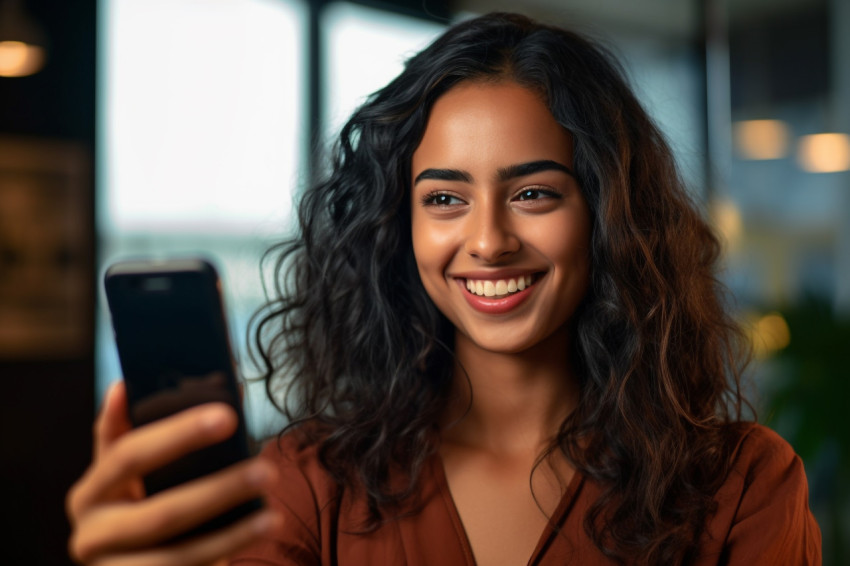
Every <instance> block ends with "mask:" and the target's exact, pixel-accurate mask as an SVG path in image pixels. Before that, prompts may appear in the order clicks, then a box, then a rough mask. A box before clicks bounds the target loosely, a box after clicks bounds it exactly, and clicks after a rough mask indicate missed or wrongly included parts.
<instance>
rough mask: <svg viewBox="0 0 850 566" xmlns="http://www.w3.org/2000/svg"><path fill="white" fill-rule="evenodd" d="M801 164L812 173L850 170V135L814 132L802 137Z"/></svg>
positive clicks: (799, 156) (799, 155)
mask: <svg viewBox="0 0 850 566" xmlns="http://www.w3.org/2000/svg"><path fill="white" fill-rule="evenodd" d="M797 159H798V160H799V162H800V166H801V167H802V168H803V169H805V170H806V171H809V172H811V173H834V172H836V171H848V170H850V136H848V135H847V134H814V135H811V136H803V137H802V138H800V147H799V150H798V153H797Z"/></svg>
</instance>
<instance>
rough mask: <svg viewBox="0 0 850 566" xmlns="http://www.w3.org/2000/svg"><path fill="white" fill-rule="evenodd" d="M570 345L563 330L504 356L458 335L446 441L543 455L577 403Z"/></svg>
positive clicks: (445, 415) (499, 450) (565, 330)
mask: <svg viewBox="0 0 850 566" xmlns="http://www.w3.org/2000/svg"><path fill="white" fill-rule="evenodd" d="M568 344H569V338H568V333H567V329H562V330H559V331H558V332H556V333H555V334H553V335H552V336H549V337H548V338H547V339H546V340H544V341H543V342H541V343H539V344H537V345H536V346H534V347H533V348H531V349H530V350H527V351H524V352H520V353H515V354H506V353H501V352H491V351H487V350H483V349H481V348H479V347H478V346H477V345H476V344H474V343H473V342H472V341H471V340H469V339H468V338H467V337H466V336H463V335H460V334H458V336H457V337H456V339H455V355H456V360H457V362H456V364H455V371H454V384H453V394H452V396H451V402H450V404H449V406H448V407H447V410H446V412H445V413H444V418H443V435H442V436H443V440H444V441H446V442H451V443H455V444H461V445H464V446H467V447H469V448H478V449H483V450H487V451H493V452H502V453H505V454H520V453H522V452H533V453H535V454H539V453H540V451H541V450H542V449H543V448H544V447H546V446H548V445H549V443H550V441H551V440H552V437H553V436H554V435H555V433H556V432H557V430H558V427H559V425H560V424H561V422H562V421H563V420H564V418H566V417H567V416H568V415H569V414H570V413H571V412H572V410H573V409H574V408H575V406H576V403H577V402H578V395H579V388H578V382H577V379H576V377H575V373H574V372H573V370H572V364H571V363H570V362H571V360H570V351H569V350H570V349H569V347H568Z"/></svg>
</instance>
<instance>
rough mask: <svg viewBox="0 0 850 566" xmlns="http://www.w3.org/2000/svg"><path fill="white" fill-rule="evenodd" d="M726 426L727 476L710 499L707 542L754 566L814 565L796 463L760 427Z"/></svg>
mask: <svg viewBox="0 0 850 566" xmlns="http://www.w3.org/2000/svg"><path fill="white" fill-rule="evenodd" d="M731 426H732V428H731V429H730V432H731V435H730V439H731V441H732V442H735V443H736V444H735V447H734V451H733V454H732V463H731V469H730V472H729V474H728V475H727V477H726V480H725V482H724V483H723V485H722V486H721V488H720V490H719V491H718V492H717V494H716V496H715V501H716V503H717V505H718V507H717V510H716V513H715V515H714V517H713V519H712V525H711V527H710V528H709V531H710V532H711V534H712V538H713V539H714V540H715V542H721V541H722V543H723V547H724V549H725V550H724V552H725V553H727V555H728V556H735V557H738V558H747V559H748V558H752V561H753V562H754V563H755V562H758V561H759V560H760V559H766V561H765V562H758V563H776V564H779V563H794V564H806V565H808V564H818V563H819V560H820V530H819V529H818V526H817V523H816V522H815V519H814V517H813V515H812V513H811V510H810V509H809V489H808V482H807V480H806V472H805V468H804V466H803V462H802V460H801V459H800V457H799V456H798V455H797V454H796V453H795V452H794V449H793V448H792V447H791V445H790V444H788V442H787V441H785V440H784V439H783V438H782V437H781V436H780V435H779V434H777V433H776V432H774V431H773V430H771V429H769V428H767V427H765V426H763V425H760V424H757V423H745V424H738V425H731ZM765 557H767V558H765ZM789 557H793V559H791V560H790V562H786V561H785V560H786V559H787V558H789ZM773 559H775V560H776V562H772V560H773ZM735 563H738V562H735ZM741 563H744V562H743V561H741Z"/></svg>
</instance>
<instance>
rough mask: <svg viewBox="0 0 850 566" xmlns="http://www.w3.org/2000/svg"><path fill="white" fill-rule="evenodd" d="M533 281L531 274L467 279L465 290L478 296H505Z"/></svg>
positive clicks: (518, 290)
mask: <svg viewBox="0 0 850 566" xmlns="http://www.w3.org/2000/svg"><path fill="white" fill-rule="evenodd" d="M533 283H534V276H533V275H520V276H519V277H512V278H510V279H496V280H490V279H467V280H466V290H467V291H469V292H470V293H472V294H474V295H478V296H479V297H506V296H508V295H512V294H514V293H518V292H520V291H524V290H525V289H526V287H531V285H532V284H533Z"/></svg>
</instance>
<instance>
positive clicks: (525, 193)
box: [514, 189, 560, 201]
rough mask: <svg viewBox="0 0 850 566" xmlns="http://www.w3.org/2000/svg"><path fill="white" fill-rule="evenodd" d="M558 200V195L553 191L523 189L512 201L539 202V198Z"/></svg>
mask: <svg viewBox="0 0 850 566" xmlns="http://www.w3.org/2000/svg"><path fill="white" fill-rule="evenodd" d="M547 197H548V198H558V197H560V195H559V194H558V193H556V192H554V191H547V190H545V189H523V190H522V191H521V192H520V193H519V194H518V195H517V196H515V197H514V200H520V201H522V200H539V199H541V198H547Z"/></svg>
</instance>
